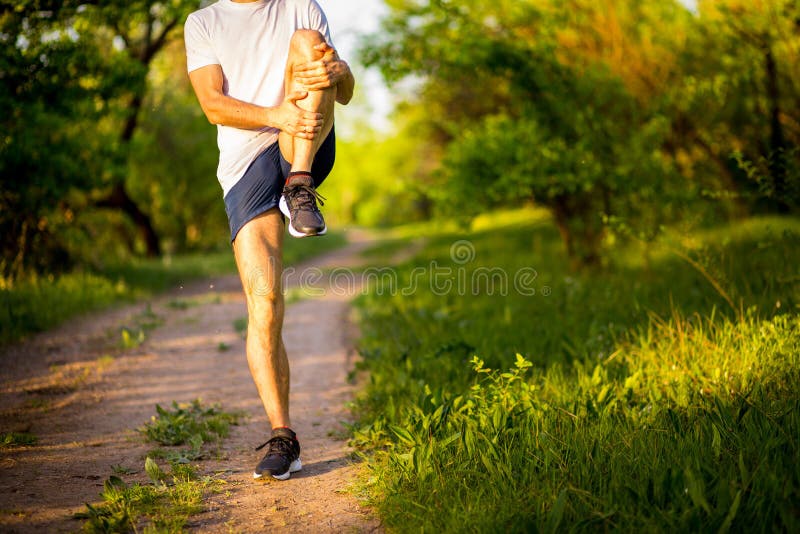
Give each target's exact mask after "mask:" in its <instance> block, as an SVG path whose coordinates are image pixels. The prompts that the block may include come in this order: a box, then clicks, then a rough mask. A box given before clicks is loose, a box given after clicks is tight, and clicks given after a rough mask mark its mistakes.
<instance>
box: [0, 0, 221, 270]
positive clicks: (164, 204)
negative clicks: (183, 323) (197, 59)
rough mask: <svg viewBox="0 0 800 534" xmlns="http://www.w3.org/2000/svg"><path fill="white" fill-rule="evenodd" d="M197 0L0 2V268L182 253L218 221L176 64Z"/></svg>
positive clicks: (203, 143)
mask: <svg viewBox="0 0 800 534" xmlns="http://www.w3.org/2000/svg"><path fill="white" fill-rule="evenodd" d="M198 4H199V2H197V1H186V0H172V1H169V2H156V1H152V0H143V1H125V2H122V1H119V2H107V1H104V2H84V1H74V2H73V1H58V2H53V1H47V0H31V1H22V2H19V1H15V2H2V15H0V47H2V59H0V61H2V64H0V76H1V77H2V78H3V84H2V86H1V88H0V115H1V116H2V118H0V121H2V128H3V139H2V145H1V148H0V150H2V152H1V153H0V175H2V195H0V236H2V237H0V243H1V244H2V249H3V256H2V258H3V259H2V263H0V272H2V274H3V275H5V276H15V275H19V274H20V273H24V272H26V271H28V270H31V269H33V270H38V271H54V270H62V269H64V268H66V267H68V266H70V265H71V264H73V263H74V262H76V261H79V262H89V263H101V262H102V261H104V260H106V259H108V258H111V257H120V256H125V255H129V254H141V255H148V256H156V255H159V254H161V253H162V252H164V251H165V250H167V251H171V250H185V249H190V248H192V247H195V246H197V244H198V243H200V242H201V239H200V234H201V232H202V231H203V230H204V229H205V228H206V227H207V225H208V224H214V223H216V224H217V226H219V224H224V212H222V213H221V214H216V213H215V212H214V210H213V209H210V206H209V204H210V202H209V197H210V196H211V195H212V194H213V195H215V197H216V198H215V200H218V197H219V189H218V187H219V186H218V185H217V184H216V183H215V182H214V180H213V169H214V167H215V160H216V155H215V154H214V146H215V143H214V133H213V130H212V129H210V128H209V127H208V124H207V122H206V121H205V119H203V118H202V115H201V114H200V112H199V110H197V109H196V108H197V106H196V104H195V102H194V101H193V100H192V99H193V97H192V96H191V93H190V88H189V86H188V80H186V76H185V74H184V69H183V68H182V67H183V65H184V64H185V59H184V56H183V48H182V45H180V38H181V30H182V26H183V21H184V20H185V18H186V16H187V14H188V13H189V12H191V11H192V10H194V9H197V7H198ZM209 170H210V171H211V172H210V173H209ZM209 174H210V176H209ZM201 177H202V178H201ZM198 186H199V187H198ZM198 189H199V190H198ZM187 211H189V212H191V213H187ZM215 230H216V227H215ZM211 243H212V245H217V244H218V243H219V239H212V242H211Z"/></svg>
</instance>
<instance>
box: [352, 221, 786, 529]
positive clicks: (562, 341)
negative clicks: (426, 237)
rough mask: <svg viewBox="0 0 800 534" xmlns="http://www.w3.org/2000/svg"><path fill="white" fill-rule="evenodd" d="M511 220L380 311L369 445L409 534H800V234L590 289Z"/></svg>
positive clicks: (727, 230)
mask: <svg viewBox="0 0 800 534" xmlns="http://www.w3.org/2000/svg"><path fill="white" fill-rule="evenodd" d="M511 219H513V221H511V223H510V224H509V225H503V224H500V223H498V224H492V222H491V221H483V222H481V224H480V225H478V228H479V229H477V230H475V231H472V232H470V233H468V234H459V235H455V234H454V235H441V236H438V237H433V238H431V240H430V241H429V242H428V244H427V245H426V247H425V248H424V250H423V251H422V253H421V254H420V255H419V256H418V257H417V258H416V259H415V260H414V261H412V262H410V263H409V264H407V265H403V266H401V268H400V269H399V272H398V287H399V288H400V289H401V290H399V291H387V290H386V289H387V288H386V287H377V286H376V287H373V288H372V291H371V292H370V294H368V295H366V296H365V297H362V298H361V299H360V301H359V311H360V316H361V318H360V322H361V331H362V339H361V342H360V352H361V354H362V356H363V362H362V363H361V367H362V368H363V369H366V370H368V371H369V375H370V378H369V382H368V384H367V385H366V386H365V388H364V390H363V391H362V392H361V394H360V395H359V398H358V400H357V404H356V411H357V415H358V417H359V420H358V422H357V424H356V425H355V427H354V438H353V442H354V444H356V445H357V446H359V447H360V448H361V449H362V450H364V451H365V454H366V455H367V458H368V459H369V464H368V465H369V466H370V469H371V471H372V473H371V476H370V478H369V481H367V482H366V483H365V486H366V490H367V491H368V492H369V495H370V496H371V498H372V501H373V503H374V504H375V505H376V506H377V508H378V510H379V512H380V514H381V516H382V518H383V520H384V522H385V524H386V525H387V527H388V528H390V529H394V530H397V531H401V532H411V531H414V532H416V531H440V530H441V531H445V532H456V531H462V530H464V529H467V530H470V531H476V532H495V531H511V532H530V531H533V532H538V531H547V532H554V531H567V530H569V531H572V530H575V531H596V530H618V531H658V532H661V531H720V532H727V531H744V530H748V531H750V530H752V531H756V532H767V531H769V532H771V531H793V530H796V529H797V527H798V523H800V507H798V505H797V503H798V502H800V390H799V389H798V387H797V384H800V313H798V312H800V279H798V270H797V265H800V247H799V246H797V245H798V236H800V221H797V220H795V219H780V218H768V219H754V220H750V221H745V222H742V223H738V224H735V225H731V226H726V227H721V228H717V229H710V230H706V231H703V232H701V233H698V234H695V235H692V236H690V237H689V238H687V237H679V236H677V235H668V236H667V237H665V239H664V240H663V242H662V243H660V244H651V245H646V244H641V243H639V244H637V243H633V244H621V243H618V244H617V245H615V247H614V249H613V250H612V254H611V255H610V260H609V264H608V266H607V267H606V269H604V270H602V271H593V272H588V271H587V272H582V273H575V272H570V270H569V268H568V261H567V259H566V257H565V255H564V253H563V248H562V244H561V242H560V240H559V237H558V235H557V232H556V231H555V229H554V228H553V227H552V226H551V224H550V223H549V221H548V220H547V219H546V218H538V219H534V218H532V219H531V220H528V221H527V222H525V221H524V218H523V217H522V216H521V215H516V216H514V217H511ZM501 222H502V221H501ZM431 266H434V267H435V268H433V267H431ZM445 268H447V269H449V271H447V272H446V271H444V269H445ZM492 269H495V271H491V270H492ZM487 273H494V278H492V276H490V275H489V274H487ZM520 273H522V274H520ZM504 276H505V278H504ZM447 281H449V284H447V283H445V282H447ZM504 281H505V285H504ZM515 282H516V283H515ZM403 289H405V291H402V290H403Z"/></svg>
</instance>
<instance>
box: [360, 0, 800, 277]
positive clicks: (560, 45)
mask: <svg viewBox="0 0 800 534" xmlns="http://www.w3.org/2000/svg"><path fill="white" fill-rule="evenodd" d="M388 4H389V7H390V15H389V16H388V17H387V19H386V20H385V21H384V23H383V28H382V32H381V33H380V34H377V35H375V36H372V38H371V40H370V41H369V42H368V43H367V45H366V46H365V47H364V49H363V51H362V53H363V56H364V58H365V60H366V62H367V63H368V64H371V65H377V66H378V67H380V68H381V70H382V72H383V74H384V76H385V77H386V79H387V80H388V81H390V82H393V81H397V80H400V79H403V78H406V77H416V78H417V79H418V80H420V82H419V87H420V89H419V91H418V94H417V98H416V100H415V101H414V102H413V103H412V104H411V105H416V106H419V107H421V108H423V109H424V110H425V119H424V122H425V123H426V124H427V126H428V127H427V128H419V129H418V131H423V132H424V131H426V130H427V131H429V132H431V134H430V135H428V136H427V137H426V138H425V139H423V140H421V142H426V143H432V144H435V145H439V146H440V147H441V148H442V154H443V157H442V159H441V161H440V163H441V165H440V167H439V169H438V170H437V171H436V172H435V175H436V176H438V179H439V181H438V183H436V184H435V185H434V186H433V187H432V188H431V189H432V190H434V191H438V192H439V195H438V200H439V202H438V204H439V205H440V206H443V207H445V208H450V209H451V211H453V212H455V213H462V214H464V213H465V214H467V215H471V214H474V213H476V212H478V211H481V210H486V209H491V208H493V207H494V206H498V205H518V204H520V203H523V202H530V201H535V202H537V203H540V204H543V205H545V206H547V207H549V208H550V210H551V212H552V213H553V217H554V220H555V222H556V224H557V225H558V227H559V230H560V231H561V234H562V236H563V239H564V243H565V247H566V250H567V252H568V254H569V255H570V256H571V257H572V258H573V260H574V261H575V263H576V264H583V265H587V264H595V263H597V262H598V261H599V258H600V250H601V245H602V241H603V236H604V234H605V231H606V228H607V226H606V225H605V224H604V221H608V220H609V219H615V220H618V221H619V220H622V221H624V222H625V223H626V224H627V225H628V226H634V227H636V229H637V232H639V233H646V234H649V235H653V234H654V232H655V231H656V229H657V228H659V227H660V226H661V224H663V223H667V222H669V221H672V220H675V219H676V218H678V217H689V216H691V217H697V215H696V214H698V213H699V214H700V216H699V218H702V217H704V216H705V215H704V214H706V213H708V214H709V216H707V217H706V218H710V217H711V216H710V214H716V213H719V212H720V211H722V212H731V213H736V212H739V213H741V212H743V211H746V210H749V209H763V208H765V209H773V210H777V211H782V212H785V211H788V210H790V209H796V208H797V206H798V204H799V203H798V199H800V186H799V185H798V181H800V171H798V169H800V161H799V160H798V158H799V157H800V150H798V148H797V146H798V141H799V140H800V137H798V134H800V131H798V129H797V125H798V124H800V117H798V116H797V109H800V106H798V105H797V103H798V102H800V94H798V89H800V83H798V74H800V73H798V65H800V61H798V58H797V51H798V50H800V48H799V46H800V38H798V32H797V27H798V20H800V14H798V9H800V8H798V5H797V3H796V2H792V1H791V0H763V1H760V2H745V1H744V0H718V1H716V2H712V1H706V2H701V5H700V11H699V14H692V13H690V12H689V11H688V10H687V9H686V8H685V7H684V6H683V5H681V4H680V3H678V2H677V1H666V2H664V1H657V0H645V1H633V0H603V1H602V2H597V1H594V0H538V1H534V0H521V1H520V0H518V1H511V0H495V1H492V2H490V1H488V0H464V1H461V2H451V1H447V0H428V1H423V0H391V1H389V2H388ZM737 159H738V164H737ZM754 189H757V191H756V192H755V193H754V192H753V190H754ZM730 199H733V200H734V202H733V203H731V202H730ZM764 199H767V200H768V201H769V202H768V203H767V204H765V203H764V202H763V201H764ZM759 206H761V208H759Z"/></svg>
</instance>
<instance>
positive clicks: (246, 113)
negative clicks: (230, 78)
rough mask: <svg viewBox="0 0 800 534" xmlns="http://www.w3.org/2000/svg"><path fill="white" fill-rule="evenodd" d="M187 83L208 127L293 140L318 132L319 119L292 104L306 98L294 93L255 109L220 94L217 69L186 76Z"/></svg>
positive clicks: (314, 114)
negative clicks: (268, 131) (271, 131)
mask: <svg viewBox="0 0 800 534" xmlns="http://www.w3.org/2000/svg"><path fill="white" fill-rule="evenodd" d="M189 80H190V81H191V82H192V87H193V88H194V92H195V94H196V95H197V100H199V101H200V107H201V108H203V113H205V114H206V117H207V118H208V121H209V122H210V123H212V124H220V125H223V126H231V127H233V128H241V129H244V130H260V129H262V128H265V127H272V128H278V129H279V130H282V131H284V132H286V133H288V134H289V135H292V136H293V137H300V138H303V139H314V137H315V136H316V135H317V133H319V131H320V130H321V129H322V115H321V114H319V113H313V112H310V111H305V110H303V109H300V108H299V107H297V105H296V102H297V101H298V100H302V99H303V98H305V97H306V95H307V93H306V92H304V91H297V92H294V93H292V94H290V95H287V97H286V98H285V99H284V101H283V102H282V103H281V104H280V105H278V106H275V107H264V106H257V105H255V104H250V103H247V102H243V101H241V100H237V99H235V98H232V97H230V96H227V95H225V94H224V93H223V92H222V85H223V81H224V78H223V75H222V67H220V66H219V65H207V66H205V67H202V68H199V69H197V70H193V71H192V72H190V73H189Z"/></svg>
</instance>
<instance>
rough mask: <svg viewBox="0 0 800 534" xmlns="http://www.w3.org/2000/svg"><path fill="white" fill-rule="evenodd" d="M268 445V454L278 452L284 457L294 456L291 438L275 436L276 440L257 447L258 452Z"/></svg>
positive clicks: (273, 439)
mask: <svg viewBox="0 0 800 534" xmlns="http://www.w3.org/2000/svg"><path fill="white" fill-rule="evenodd" d="M267 445H269V448H268V449H267V453H271V452H277V453H280V454H284V455H290V454H292V440H291V439H289V438H285V437H283V436H275V437H274V438H271V439H269V440H268V441H266V442H265V443H262V444H261V445H259V446H258V447H256V450H257V451H260V450H261V449H263V448H264V447H266V446H267Z"/></svg>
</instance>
